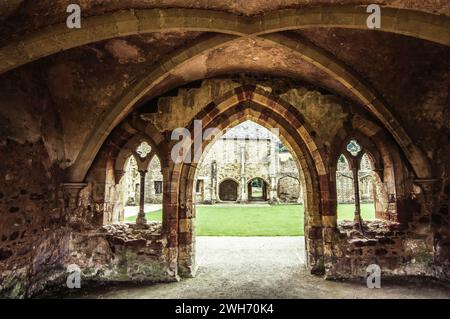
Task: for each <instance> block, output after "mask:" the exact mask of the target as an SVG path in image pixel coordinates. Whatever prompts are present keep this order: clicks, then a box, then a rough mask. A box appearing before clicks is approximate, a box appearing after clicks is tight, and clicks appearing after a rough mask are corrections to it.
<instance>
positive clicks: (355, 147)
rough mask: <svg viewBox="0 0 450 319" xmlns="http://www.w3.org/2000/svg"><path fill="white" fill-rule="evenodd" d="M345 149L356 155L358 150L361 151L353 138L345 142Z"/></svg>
mask: <svg viewBox="0 0 450 319" xmlns="http://www.w3.org/2000/svg"><path fill="white" fill-rule="evenodd" d="M347 151H349V153H350V154H352V155H353V156H358V154H359V152H361V146H360V145H359V144H358V142H356V141H355V140H351V141H350V142H349V143H348V144H347Z"/></svg>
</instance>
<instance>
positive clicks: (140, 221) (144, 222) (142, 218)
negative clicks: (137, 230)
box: [136, 170, 147, 226]
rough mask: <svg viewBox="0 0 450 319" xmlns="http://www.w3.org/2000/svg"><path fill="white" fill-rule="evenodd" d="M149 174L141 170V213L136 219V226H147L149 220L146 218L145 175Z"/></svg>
mask: <svg viewBox="0 0 450 319" xmlns="http://www.w3.org/2000/svg"><path fill="white" fill-rule="evenodd" d="M146 174H147V171H146V170H140V171H139V175H140V176H141V181H140V183H139V187H140V191H139V213H138V216H137V219H136V225H138V226H143V225H147V219H146V218H145V210H144V206H145V175H146Z"/></svg>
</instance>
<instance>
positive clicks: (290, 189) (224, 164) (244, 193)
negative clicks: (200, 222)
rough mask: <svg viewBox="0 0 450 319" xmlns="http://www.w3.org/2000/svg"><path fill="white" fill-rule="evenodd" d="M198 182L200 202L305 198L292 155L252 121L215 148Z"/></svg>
mask: <svg viewBox="0 0 450 319" xmlns="http://www.w3.org/2000/svg"><path fill="white" fill-rule="evenodd" d="M275 133H276V132H275ZM287 178H288V179H287ZM196 183H197V187H196V189H195V193H196V202H197V203H212V204H214V203H217V202H241V203H242V202H244V203H245V202H251V201H269V202H273V203H276V202H293V203H297V202H302V198H303V196H302V192H301V188H300V187H299V186H300V183H299V171H298V168H297V166H296V164H295V160H294V158H293V157H292V155H291V154H290V153H289V152H288V151H287V150H285V148H284V146H283V144H282V143H281V142H280V141H279V140H278V138H277V137H276V135H274V134H272V133H271V132H270V131H269V130H267V129H266V128H264V127H262V126H260V125H258V124H256V123H254V122H250V121H247V122H244V123H242V124H240V125H238V126H236V127H235V128H233V129H231V130H229V131H228V132H227V133H226V134H224V135H223V136H222V137H221V138H220V139H218V140H217V141H216V142H215V143H214V144H213V145H212V147H211V149H210V150H209V151H208V153H207V154H206V156H205V158H204V159H203V161H201V163H200V165H199V168H198V170H197V182H196ZM280 191H281V193H280Z"/></svg>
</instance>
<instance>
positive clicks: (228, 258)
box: [83, 237, 450, 299]
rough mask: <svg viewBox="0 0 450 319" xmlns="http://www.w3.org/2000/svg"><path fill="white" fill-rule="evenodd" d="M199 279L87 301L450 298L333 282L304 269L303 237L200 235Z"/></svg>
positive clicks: (447, 291) (406, 287) (440, 289)
mask: <svg viewBox="0 0 450 319" xmlns="http://www.w3.org/2000/svg"><path fill="white" fill-rule="evenodd" d="M197 241H198V244H197V249H198V256H199V269H198V272H197V276H196V277H195V278H192V279H185V280H182V281H181V282H178V283H168V284H156V285H148V286H139V287H136V286H134V287H129V286H128V287H109V288H102V289H98V290H96V291H95V292H92V291H91V292H86V293H85V294H84V296H83V298H389V299H393V298H450V285H444V284H442V283H437V282H434V281H425V282H424V281H417V280H416V281H402V282H391V281H390V282H387V281H383V280H382V288H381V289H368V288H367V287H366V286H365V283H364V282H363V281H361V282H332V281H326V280H323V279H322V278H320V277H316V276H312V275H310V274H308V272H307V271H306V270H305V268H304V260H305V258H304V238H303V237H199V238H197Z"/></svg>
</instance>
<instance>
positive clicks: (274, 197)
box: [269, 140, 278, 202]
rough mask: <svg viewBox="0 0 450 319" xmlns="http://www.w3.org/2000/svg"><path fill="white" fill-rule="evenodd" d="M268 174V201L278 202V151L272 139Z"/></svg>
mask: <svg viewBox="0 0 450 319" xmlns="http://www.w3.org/2000/svg"><path fill="white" fill-rule="evenodd" d="M269 160H270V161H269V176H270V189H269V201H270V202H278V194H277V172H278V153H277V145H276V143H275V141H274V140H271V141H270V159H269Z"/></svg>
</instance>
